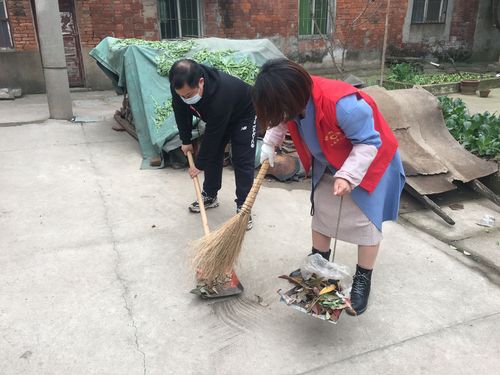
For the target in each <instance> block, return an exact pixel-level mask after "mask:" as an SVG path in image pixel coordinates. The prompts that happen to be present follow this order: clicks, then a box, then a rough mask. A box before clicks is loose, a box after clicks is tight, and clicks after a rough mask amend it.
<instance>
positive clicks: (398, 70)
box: [386, 63, 491, 85]
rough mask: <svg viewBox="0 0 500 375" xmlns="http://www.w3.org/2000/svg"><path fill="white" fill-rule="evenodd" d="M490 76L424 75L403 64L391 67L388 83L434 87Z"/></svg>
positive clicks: (474, 74)
mask: <svg viewBox="0 0 500 375" xmlns="http://www.w3.org/2000/svg"><path fill="white" fill-rule="evenodd" d="M490 76H491V75H490V74H481V73H460V74H458V73H434V74H424V73H421V72H419V70H418V69H417V68H416V67H415V65H412V64H408V63H402V64H394V65H392V66H391V69H390V72H389V74H388V75H387V78H386V79H387V80H388V81H396V82H404V83H410V84H413V85H432V84H439V83H453V82H460V81H462V80H464V79H465V80H468V79H471V80H472V79H482V78H486V77H490Z"/></svg>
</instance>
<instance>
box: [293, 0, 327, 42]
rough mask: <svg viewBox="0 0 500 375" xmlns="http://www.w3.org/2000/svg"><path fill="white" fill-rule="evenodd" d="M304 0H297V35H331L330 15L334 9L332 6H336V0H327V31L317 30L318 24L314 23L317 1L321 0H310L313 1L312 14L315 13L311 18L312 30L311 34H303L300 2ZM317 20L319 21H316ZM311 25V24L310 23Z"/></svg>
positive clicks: (309, 37)
mask: <svg viewBox="0 0 500 375" xmlns="http://www.w3.org/2000/svg"><path fill="white" fill-rule="evenodd" d="M301 1H303V0H298V1H297V35H298V36H299V38H300V39H311V38H313V39H314V38H321V35H322V34H323V35H330V34H331V21H330V16H329V12H330V10H331V9H332V7H334V6H335V3H334V2H335V1H336V0H325V1H326V20H325V21H326V25H325V32H324V33H323V32H318V31H316V26H315V25H314V20H315V18H314V13H315V11H316V1H321V0H309V1H312V11H311V14H312V15H313V17H312V18H309V20H310V28H311V31H310V33H309V34H301V33H300V23H301V18H300V2H301ZM316 22H317V21H316ZM308 26H309V25H308Z"/></svg>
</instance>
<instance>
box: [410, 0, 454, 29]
mask: <svg viewBox="0 0 500 375" xmlns="http://www.w3.org/2000/svg"><path fill="white" fill-rule="evenodd" d="M415 4H416V2H415V0H413V4H412V10H411V24H412V25H429V24H445V23H446V18H447V16H448V12H447V10H448V0H440V7H439V16H438V18H439V20H438V21H427V18H428V14H427V12H428V10H429V0H424V9H423V16H422V21H415V19H414V18H413V14H414V13H415Z"/></svg>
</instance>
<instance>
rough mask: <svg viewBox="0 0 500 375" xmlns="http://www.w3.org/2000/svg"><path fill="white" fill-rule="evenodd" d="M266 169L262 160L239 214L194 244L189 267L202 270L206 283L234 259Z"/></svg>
mask: <svg viewBox="0 0 500 375" xmlns="http://www.w3.org/2000/svg"><path fill="white" fill-rule="evenodd" d="M268 168H269V162H268V161H267V160H266V161H264V163H262V166H261V168H260V171H259V173H258V175H257V177H256V178H255V179H254V182H253V185H252V189H251V190H250V192H249V193H248V196H247V198H246V199H245V203H244V204H243V206H242V207H241V211H240V212H239V213H237V214H236V215H234V216H233V217H232V218H231V219H230V220H228V221H227V222H226V223H225V224H224V225H222V226H221V227H220V228H218V229H217V230H215V231H213V232H210V233H209V234H207V235H205V236H204V237H203V238H201V239H200V240H198V241H197V242H195V243H194V247H195V249H196V255H195V256H194V259H193V265H194V267H195V269H197V270H201V271H202V275H203V279H204V280H207V281H208V282H209V283H211V282H213V281H214V280H215V279H216V278H217V276H220V275H224V274H225V273H227V272H230V271H231V270H232V268H233V266H234V264H235V263H236V261H237V260H238V257H239V255H240V252H241V246H242V244H243V239H244V238H245V233H246V230H247V224H248V219H249V217H250V211H251V210H252V206H253V204H254V202H255V198H256V196H257V193H258V192H259V189H260V186H261V185H262V182H263V180H264V177H265V176H266V173H267V169H268Z"/></svg>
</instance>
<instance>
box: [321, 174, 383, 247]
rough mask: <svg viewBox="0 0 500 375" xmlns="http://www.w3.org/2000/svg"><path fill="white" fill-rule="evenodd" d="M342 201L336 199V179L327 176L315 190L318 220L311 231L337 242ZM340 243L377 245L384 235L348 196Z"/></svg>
mask: <svg viewBox="0 0 500 375" xmlns="http://www.w3.org/2000/svg"><path fill="white" fill-rule="evenodd" d="M339 207H340V197H337V196H335V195H333V176H332V175H331V174H330V173H325V174H324V175H323V177H322V178H321V180H320V181H319V183H318V185H317V186H316V189H315V190H314V216H313V217H312V224H311V227H312V229H313V230H314V231H316V232H319V233H321V234H323V235H325V236H328V237H331V238H335V233H336V230H337V219H338V214H339ZM337 239H339V240H341V241H345V242H350V243H353V244H356V245H365V246H371V245H377V244H378V243H379V242H380V241H381V240H382V232H381V231H379V230H378V229H377V227H376V226H375V225H374V224H373V223H372V222H371V221H370V219H368V217H366V215H365V214H364V213H363V211H361V209H360V208H359V207H358V206H357V205H356V203H355V202H354V201H353V200H352V197H351V194H346V195H344V199H343V203H342V212H341V213H340V224H339V230H338V235H337Z"/></svg>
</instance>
